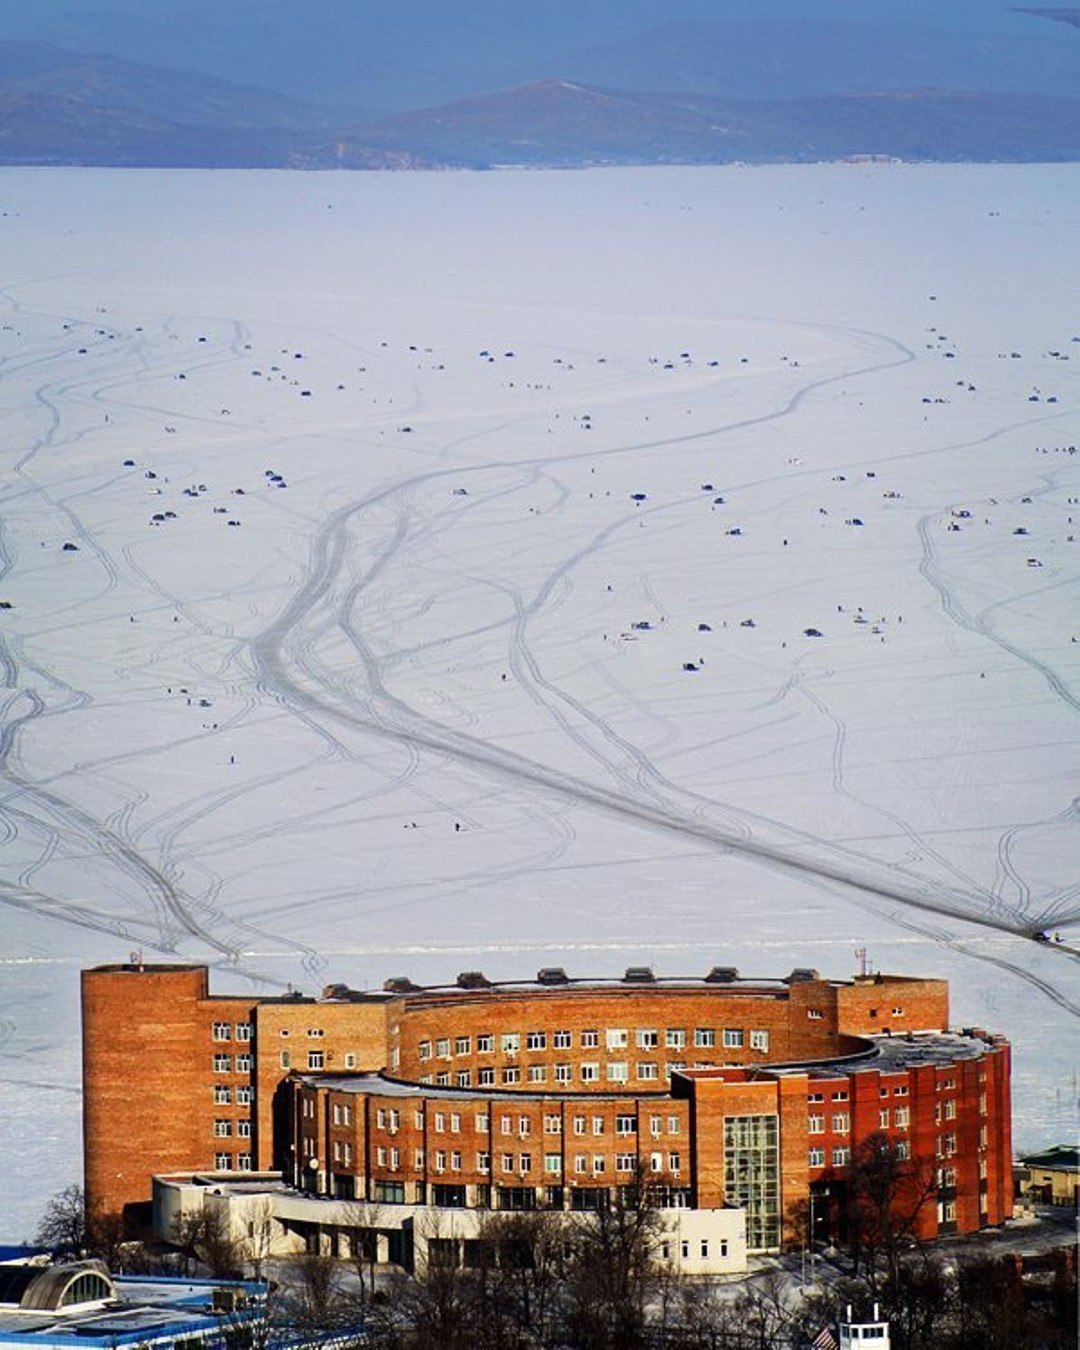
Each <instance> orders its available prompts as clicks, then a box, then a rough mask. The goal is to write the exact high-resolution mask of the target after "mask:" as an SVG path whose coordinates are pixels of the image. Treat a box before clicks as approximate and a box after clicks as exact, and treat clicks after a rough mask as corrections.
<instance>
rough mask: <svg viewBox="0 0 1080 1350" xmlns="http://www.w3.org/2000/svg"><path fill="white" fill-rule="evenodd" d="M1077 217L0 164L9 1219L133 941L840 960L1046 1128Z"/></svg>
mask: <svg viewBox="0 0 1080 1350" xmlns="http://www.w3.org/2000/svg"><path fill="white" fill-rule="evenodd" d="M1078 181H1080V170H1078V169H1077V168H1076V167H1073V166H1063V167H1054V168H1031V167H1026V168H1014V167H991V168H915V167H889V168H882V167H873V168H867V167H858V168H856V167H850V166H845V167H824V166H823V167H816V168H798V169H794V168H786V169H780V168H774V169H761V170H750V169H702V170H685V169H677V170H676V169H672V170H638V171H598V172H585V173H500V174H491V175H472V174H432V175H426V174H412V175H377V174H371V175H364V174H356V175H346V174H342V175H334V174H273V173H193V172H186V173H164V172H162V173H158V172H136V173H124V172H107V171H77V170H57V171H48V170H31V171H22V170H4V171H3V172H2V173H0V212H2V214H0V257H2V258H3V260H4V269H3V285H2V288H0V307H2V314H0V317H2V328H0V363H2V364H0V377H2V378H0V411H2V417H3V427H4V436H3V441H2V454H3V464H4V476H3V482H2V493H3V496H2V503H3V512H2V517H0V528H2V533H0V568H2V578H0V602H2V603H3V604H5V605H9V606H10V608H5V609H4V610H3V611H2V612H0V643H2V653H3V668H4V673H5V680H4V686H5V693H4V702H3V705H2V706H3V722H4V736H3V739H2V741H0V747H2V748H0V755H2V769H3V775H4V782H3V787H2V792H3V797H2V824H3V831H4V849H3V871H2V873H0V900H2V901H3V902H4V903H3V908H2V910H0V1158H2V1163H3V1172H4V1175H5V1177H6V1178H7V1184H6V1186H5V1200H4V1202H3V1209H2V1210H0V1217H2V1219H3V1222H2V1223H0V1230H2V1231H3V1232H4V1233H5V1234H6V1235H7V1236H8V1237H9V1238H18V1237H21V1236H22V1235H23V1234H24V1233H26V1232H28V1231H29V1230H30V1229H31V1228H32V1227H33V1224H34V1221H35V1217H36V1215H37V1213H38V1212H39V1210H40V1207H41V1203H42V1200H43V1198H44V1197H45V1196H47V1195H48V1194H50V1193H51V1192H52V1191H54V1190H56V1189H58V1188H59V1187H60V1186H62V1185H63V1184H65V1183H66V1182H67V1181H69V1180H71V1179H73V1178H74V1177H75V1176H76V1175H77V1173H78V1125H79V1121H78V1107H79V1097H78V1046H77V1039H76V1038H77V1028H78V1008H77V973H78V968H79V966H80V965H82V964H87V963H90V962H93V961H99V960H104V959H117V958H124V957H126V956H127V953H128V952H129V951H130V950H132V949H134V948H141V949H142V950H144V951H145V952H147V953H154V954H159V953H162V954H165V955H167V956H175V957H176V958H179V959H200V960H207V961H209V962H211V963H212V964H214V965H215V966H216V967H218V968H219V974H218V975H217V976H216V977H215V978H216V979H217V980H218V983H219V985H220V986H221V987H234V986H236V985H237V984H238V983H239V984H245V983H246V982H248V981H250V982H252V983H253V985H254V987H258V988H263V989H273V988H277V987H281V986H283V985H284V984H286V983H288V982H292V983H294V984H299V985H301V986H302V987H304V988H305V989H307V990H309V991H310V990H314V989H317V988H318V987H319V986H320V985H321V984H323V983H325V982H328V981H330V980H344V981H349V982H351V983H353V984H355V985H358V986H361V987H363V986H375V985H378V984H379V983H380V982H381V981H382V980H383V979H384V978H385V977H386V976H389V975H395V974H399V973H408V974H411V975H412V976H413V977H414V978H418V979H428V980H442V979H446V978H452V977H453V976H454V975H455V974H456V972H457V971H458V970H460V969H471V968H483V969H485V970H486V971H487V972H488V973H489V974H490V975H492V976H495V977H503V978H511V977H517V976H521V975H523V974H528V973H530V972H532V971H535V969H536V968H537V967H539V966H541V965H544V964H560V965H566V966H567V967H568V968H569V969H570V970H571V971H572V972H574V973H578V974H612V973H616V972H619V971H621V970H622V969H623V968H624V967H625V966H626V965H629V964H637V963H649V964H653V965H654V966H655V967H656V968H657V970H658V971H659V972H660V973H664V974H682V973H699V972H703V971H705V970H707V969H708V967H709V966H710V965H712V964H713V963H714V962H718V963H721V964H725V965H727V964H734V965H737V966H739V967H740V968H741V969H742V970H743V972H744V973H747V974H759V975H771V974H779V973H783V972H785V971H786V970H788V969H789V968H790V967H791V966H792V965H796V964H798V965H815V966H817V967H819V968H820V969H821V970H822V971H823V972H825V973H829V974H832V975H836V976H846V975H849V974H850V973H851V972H852V971H853V969H854V966H855V958H854V952H853V949H854V948H856V947H861V946H868V947H869V948H870V953H871V958H872V959H873V960H874V962H875V964H876V965H877V966H878V967H880V968H882V969H888V970H894V971H898V972H910V973H927V974H935V975H944V976H946V977H948V978H949V979H950V980H951V981H952V988H953V1012H954V1018H955V1020H956V1022H957V1023H958V1024H961V1025H967V1024H976V1023H977V1024H981V1025H986V1026H989V1027H992V1028H994V1029H997V1030H1001V1031H1003V1032H1005V1033H1007V1034H1008V1035H1009V1036H1010V1037H1011V1038H1012V1040H1013V1041H1014V1044H1015V1047H1016V1051H1015V1074H1016V1078H1015V1096H1016V1136H1017V1141H1018V1143H1019V1144H1020V1145H1021V1146H1026V1145H1031V1144H1035V1143H1043V1142H1049V1141H1051V1140H1054V1139H1065V1138H1070V1137H1072V1136H1073V1133H1074V1129H1075V1106H1076V1078H1075V1056H1074V1053H1073V1047H1074V1045H1075V1027H1076V1016H1077V1011H1078V1009H1080V980H1078V978H1077V965H1076V961H1075V957H1074V954H1073V953H1072V952H1070V951H1069V950H1068V943H1073V944H1077V942H1078V937H1080V934H1078V928H1077V919H1078V917H1080V888H1078V884H1077V878H1078V876H1080V867H1078V861H1080V849H1078V846H1077V818H1076V817H1077V809H1076V800H1077V798H1076V782H1077V768H1078V764H1077V748H1078V732H1077V728H1078V721H1077V711H1078V704H1077V699H1078V697H1080V645H1078V639H1080V607H1078V604H1077V591H1076V582H1077V575H1078V564H1077V557H1078V547H1080V546H1078V545H1077V543H1076V536H1077V528H1078V526H1077V523H1076V522H1077V519H1078V517H1080V472H1078V464H1077V458H1076V455H1075V447H1076V445H1077V443H1080V425H1078V418H1077V411H1076V410H1077V397H1078V394H1080V389H1078V383H1077V376H1078V374H1080V304H1078V299H1080V297H1078V295H1077V287H1076V278H1077V277H1078V276H1080V267H1078V263H1080V259H1078V257H1077V254H1078V252H1080V231H1078V230H1077V228H1076V210H1075V203H1076V200H1077V195H1076V194H1077V187H1078ZM1043 928H1048V929H1050V930H1051V931H1055V932H1056V931H1060V932H1061V934H1062V936H1063V937H1065V938H1066V939H1067V943H1066V944H1063V946H1062V947H1061V948H1058V947H1057V946H1056V945H1051V946H1049V947H1047V946H1039V945H1036V944H1035V943H1033V942H1032V941H1031V940H1030V935H1031V933H1033V932H1034V931H1035V930H1038V929H1043ZM247 987H251V985H248V986H247Z"/></svg>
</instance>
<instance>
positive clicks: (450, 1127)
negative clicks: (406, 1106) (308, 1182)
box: [333, 1105, 682, 1138]
mask: <svg viewBox="0 0 1080 1350" xmlns="http://www.w3.org/2000/svg"><path fill="white" fill-rule="evenodd" d="M424 1119H425V1117H424V1112H423V1111H422V1110H417V1111H414V1112H413V1124H414V1125H415V1127H416V1128H417V1129H418V1130H422V1129H423V1128H424ZM666 1119H667V1133H668V1134H681V1133H682V1118H681V1117H680V1116H668V1117H667V1118H666ZM351 1120H352V1111H351V1108H350V1107H349V1106H348V1105H341V1106H338V1105H335V1106H334V1107H333V1121H334V1124H335V1125H348V1124H350V1123H351ZM664 1121H665V1117H663V1116H659V1115H650V1116H649V1118H648V1130H649V1133H650V1134H652V1135H653V1137H654V1138H656V1137H658V1136H659V1135H661V1134H662V1133H663V1132H664ZM590 1122H591V1123H590ZM473 1123H474V1126H475V1128H476V1130H477V1132H478V1133H481V1134H486V1133H487V1132H488V1131H489V1130H490V1129H491V1117H490V1115H489V1114H488V1112H486V1111H478V1112H477V1113H476V1115H475V1116H474V1117H473ZM375 1124H376V1125H377V1127H378V1128H379V1129H380V1130H388V1131H389V1132H390V1133H391V1134H395V1133H396V1132H397V1131H398V1130H399V1129H400V1128H401V1112H400V1111H398V1110H396V1109H395V1108H394V1107H382V1106H380V1107H377V1108H376V1111H375ZM431 1125H432V1128H433V1130H434V1132H435V1133H436V1134H446V1133H450V1134H460V1133H461V1113H460V1112H459V1111H451V1112H449V1113H448V1112H446V1111H434V1112H432V1113H431ZM532 1127H533V1122H532V1118H531V1117H530V1116H516V1117H515V1116H512V1115H501V1116H500V1117H499V1132H500V1133H501V1134H515V1133H516V1134H518V1135H519V1136H521V1137H522V1138H524V1137H525V1136H526V1135H529V1134H531V1133H532ZM607 1128H608V1122H607V1118H606V1117H605V1116H595V1115H594V1116H591V1117H590V1116H585V1115H575V1116H572V1117H571V1118H570V1129H571V1130H572V1131H573V1133H574V1134H578V1135H581V1134H589V1133H592V1134H594V1135H597V1134H604V1133H605V1132H606V1131H607ZM637 1128H638V1125H637V1118H636V1117H635V1116H633V1115H629V1114H626V1113H618V1114H616V1116H615V1119H614V1129H615V1133H616V1134H619V1135H629V1134H636V1133H637ZM543 1129H544V1133H545V1134H562V1130H563V1119H562V1116H561V1115H557V1114H555V1113H553V1112H552V1113H546V1114H545V1115H544V1120H543Z"/></svg>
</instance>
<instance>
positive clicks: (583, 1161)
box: [574, 1153, 589, 1172]
mask: <svg viewBox="0 0 1080 1350" xmlns="http://www.w3.org/2000/svg"><path fill="white" fill-rule="evenodd" d="M588 1170H589V1160H588V1158H587V1157H586V1156H585V1154H584V1153H575V1154H574V1171H575V1172H587V1171H588Z"/></svg>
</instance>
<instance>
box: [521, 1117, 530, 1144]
mask: <svg viewBox="0 0 1080 1350" xmlns="http://www.w3.org/2000/svg"><path fill="white" fill-rule="evenodd" d="M530 1134H532V1121H531V1120H530V1119H529V1117H528V1116H518V1138H519V1139H524V1138H526V1137H527V1136H528V1135H530Z"/></svg>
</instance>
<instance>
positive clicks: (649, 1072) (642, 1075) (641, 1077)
mask: <svg viewBox="0 0 1080 1350" xmlns="http://www.w3.org/2000/svg"><path fill="white" fill-rule="evenodd" d="M637 1076H638V1081H639V1082H641V1083H652V1082H655V1081H656V1080H657V1079H658V1078H659V1077H660V1065H659V1064H657V1063H655V1062H654V1061H650V1060H641V1061H640V1062H639V1064H638V1066H637Z"/></svg>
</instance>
